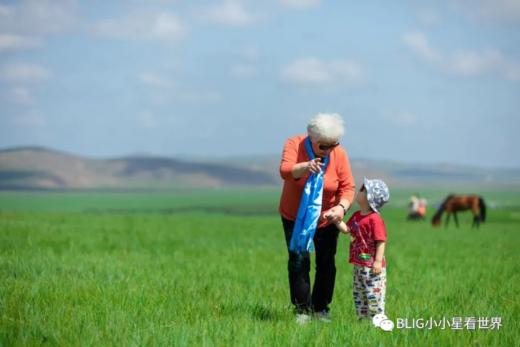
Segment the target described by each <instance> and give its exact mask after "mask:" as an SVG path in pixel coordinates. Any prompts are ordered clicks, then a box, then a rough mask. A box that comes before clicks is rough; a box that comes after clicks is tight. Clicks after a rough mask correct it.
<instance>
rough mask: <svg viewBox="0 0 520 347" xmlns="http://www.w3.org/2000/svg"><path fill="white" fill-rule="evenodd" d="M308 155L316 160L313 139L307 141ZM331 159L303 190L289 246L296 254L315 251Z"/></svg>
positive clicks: (309, 179) (325, 160)
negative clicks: (314, 240) (315, 234)
mask: <svg viewBox="0 0 520 347" xmlns="http://www.w3.org/2000/svg"><path fill="white" fill-rule="evenodd" d="M305 149H306V150H307V155H308V156H309V158H310V159H311V160H312V159H314V158H315V156H314V153H313V152H312V145H311V139H310V138H309V137H307V139H306V140H305ZM328 163H329V157H328V156H327V157H325V159H324V160H323V164H324V165H323V166H322V168H321V171H320V172H319V173H311V174H310V175H309V178H308V179H307V182H306V183H305V187H304V188H303V192H302V197H301V199H300V206H299V207H298V215H297V216H296V221H295V223H294V229H293V233H292V236H291V242H290V244H289V250H290V251H291V252H295V253H298V254H300V253H303V252H312V251H314V242H313V240H312V239H313V238H314V233H315V232H316V228H317V226H318V220H319V219H320V214H321V204H322V200H323V175H324V174H325V170H326V169H327V165H328Z"/></svg>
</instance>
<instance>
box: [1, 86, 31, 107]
mask: <svg viewBox="0 0 520 347" xmlns="http://www.w3.org/2000/svg"><path fill="white" fill-rule="evenodd" d="M7 98H8V100H9V101H11V102H15V103H18V104H29V103H31V102H32V95H31V92H30V91H29V90H28V89H27V88H25V87H19V86H18V87H14V88H12V89H10V90H9V91H8V92H7Z"/></svg>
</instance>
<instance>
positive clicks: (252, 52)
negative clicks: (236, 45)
mask: <svg viewBox="0 0 520 347" xmlns="http://www.w3.org/2000/svg"><path fill="white" fill-rule="evenodd" d="M242 56H243V57H244V58H245V59H247V60H249V61H257V60H258V57H259V56H260V53H259V52H258V48H257V47H256V46H252V45H249V46H246V47H244V49H243V50H242Z"/></svg>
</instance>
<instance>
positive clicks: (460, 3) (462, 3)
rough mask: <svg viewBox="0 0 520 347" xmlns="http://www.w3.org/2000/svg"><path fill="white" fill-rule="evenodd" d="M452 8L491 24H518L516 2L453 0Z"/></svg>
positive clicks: (519, 10)
mask: <svg viewBox="0 0 520 347" xmlns="http://www.w3.org/2000/svg"><path fill="white" fill-rule="evenodd" d="M453 5H454V7H455V8H456V9H457V10H458V11H459V12H461V13H463V14H464V15H465V16H467V17H469V18H471V19H473V20H477V21H481V22H493V23H505V24H507V23H520V1H518V0H455V1H454V3H453Z"/></svg>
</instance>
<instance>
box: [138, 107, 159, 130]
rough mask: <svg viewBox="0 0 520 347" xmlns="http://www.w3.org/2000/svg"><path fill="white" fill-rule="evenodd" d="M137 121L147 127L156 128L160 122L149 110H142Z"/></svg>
mask: <svg viewBox="0 0 520 347" xmlns="http://www.w3.org/2000/svg"><path fill="white" fill-rule="evenodd" d="M137 123H138V124H139V125H140V126H141V127H143V128H147V129H155V128H157V127H158V126H159V122H158V121H157V118H156V117H155V115H154V114H153V113H152V112H151V111H149V110H146V111H142V112H140V113H139V114H138V115H137Z"/></svg>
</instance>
